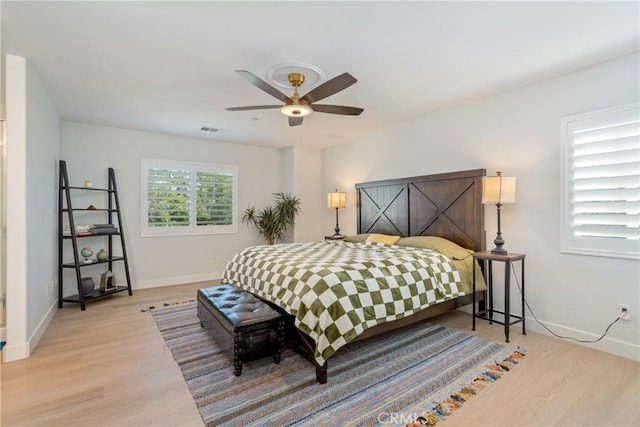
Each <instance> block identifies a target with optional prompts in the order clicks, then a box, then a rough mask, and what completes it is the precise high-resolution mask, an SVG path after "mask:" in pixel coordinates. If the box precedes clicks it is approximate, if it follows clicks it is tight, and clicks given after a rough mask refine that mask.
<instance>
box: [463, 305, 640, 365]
mask: <svg viewBox="0 0 640 427" xmlns="http://www.w3.org/2000/svg"><path fill="white" fill-rule="evenodd" d="M459 310H461V311H464V312H465V313H468V314H469V315H471V308H470V307H462V308H460V309H459ZM525 320H526V323H525V326H526V330H527V331H532V332H536V333H539V334H543V335H547V336H549V337H553V338H557V337H554V336H553V335H552V334H551V333H550V332H549V331H547V330H546V329H545V328H544V327H542V326H541V325H540V324H539V323H538V322H536V320H535V319H534V318H533V317H527V318H526V319H525ZM541 323H543V324H544V325H545V326H546V327H547V328H549V329H551V330H552V331H553V332H554V333H556V334H558V335H562V336H566V337H573V338H576V339H579V340H584V341H593V340H596V339H598V338H599V337H600V335H594V334H592V333H589V332H585V331H580V330H578V329H573V328H569V327H566V326H562V325H557V324H555V323H550V322H541ZM614 327H615V326H614ZM513 328H515V329H512V330H511V331H512V332H511V333H517V332H522V324H520V323H516V324H515V325H513ZM557 339H561V338H557ZM563 341H567V342H572V343H575V344H579V345H582V346H585V347H589V348H593V349H595V350H600V351H604V352H605V353H610V354H615V355H616V356H621V357H625V358H627V359H631V360H635V361H637V362H640V345H637V344H633V343H629V342H624V341H620V340H617V339H614V338H607V337H604V338H603V339H602V340H601V341H599V342H597V343H590V344H588V343H579V342H577V341H574V340H566V339H563Z"/></svg>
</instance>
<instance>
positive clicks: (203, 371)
mask: <svg viewBox="0 0 640 427" xmlns="http://www.w3.org/2000/svg"><path fill="white" fill-rule="evenodd" d="M151 312H152V314H153V318H154V319H155V321H156V324H157V325H158V329H159V330H160V332H161V333H162V336H163V337H164V339H165V341H166V343H167V346H168V347H169V349H170V350H171V353H172V355H173V357H174V359H175V361H176V362H177V364H178V366H179V367H180V369H181V371H182V374H183V376H184V378H185V381H186V382H187V385H188V387H189V390H190V391H191V394H192V396H193V399H194V400H195V402H196V405H197V407H198V410H199V411H200V414H201V415H202V419H203V421H204V423H205V424H206V425H207V426H296V425H299V426H350V425H353V426H375V425H384V426H390V425H411V426H417V425H434V424H436V423H438V422H439V421H441V420H443V419H444V418H445V417H446V415H448V414H450V413H451V411H453V410H455V409H457V408H458V407H460V406H461V405H462V403H463V402H464V401H465V400H467V399H468V398H470V397H471V396H473V395H474V394H476V393H477V392H478V391H479V390H481V389H483V388H484V387H486V386H487V385H489V384H491V383H492V382H493V381H495V380H496V379H498V378H499V377H500V376H501V375H502V374H503V373H505V372H507V371H508V370H509V369H511V367H513V365H515V364H516V363H517V362H518V360H519V359H521V358H522V356H523V355H524V351H522V350H520V349H518V350H514V349H509V348H506V347H504V346H502V345H500V344H496V343H493V342H491V341H487V340H485V339H483V338H479V337H476V336H472V335H468V334H465V333H463V332H460V331H457V330H454V329H449V328H444V327H442V326H439V325H437V324H434V323H421V324H418V325H414V326H411V327H409V328H407V329H405V330H403V331H395V332H393V333H392V334H391V335H388V334H387V335H381V336H379V337H374V338H371V339H368V340H365V341H362V342H356V343H352V344H350V345H349V346H347V347H345V348H344V349H343V350H342V351H340V352H338V353H337V354H336V355H335V356H334V357H332V358H331V359H330V360H329V379H328V382H327V383H326V384H318V383H317V382H316V378H315V368H314V367H313V366H312V365H311V364H310V363H309V362H308V361H306V360H305V359H303V358H302V357H301V356H299V355H298V354H296V353H295V352H293V351H291V350H287V351H286V352H285V353H284V354H283V357H282V361H281V362H280V364H278V365H276V364H274V363H273V358H271V357H267V358H264V359H261V360H258V361H255V362H250V363H247V364H244V365H243V369H242V375H241V376H240V377H236V376H234V375H233V364H232V362H231V361H230V359H229V358H228V357H227V356H226V355H225V354H223V353H221V352H220V350H219V349H218V347H217V346H216V344H215V342H214V341H213V340H212V339H211V337H210V336H209V334H208V333H207V332H206V331H205V330H204V328H202V327H200V322H199V320H198V318H197V315H196V303H194V302H190V303H187V304H183V305H176V306H170V307H165V308H159V309H155V310H152V311H151Z"/></svg>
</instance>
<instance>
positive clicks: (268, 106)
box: [225, 105, 282, 111]
mask: <svg viewBox="0 0 640 427" xmlns="http://www.w3.org/2000/svg"><path fill="white" fill-rule="evenodd" d="M272 108H282V105H252V106H250V107H231V108H225V110H227V111H247V110H269V109H272Z"/></svg>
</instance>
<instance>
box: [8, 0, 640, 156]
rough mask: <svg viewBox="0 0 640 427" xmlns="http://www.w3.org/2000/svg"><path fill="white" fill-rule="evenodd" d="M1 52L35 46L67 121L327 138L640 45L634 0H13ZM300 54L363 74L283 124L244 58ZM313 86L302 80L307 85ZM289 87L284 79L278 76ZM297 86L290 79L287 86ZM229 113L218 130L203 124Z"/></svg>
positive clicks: (237, 138) (330, 73)
mask: <svg viewBox="0 0 640 427" xmlns="http://www.w3.org/2000/svg"><path fill="white" fill-rule="evenodd" d="M0 7H1V13H2V43H3V49H4V51H5V53H9V54H14V55H19V56H23V57H26V58H28V59H29V60H30V61H31V63H32V64H33V65H34V66H35V68H36V69H37V71H38V74H39V75H40V77H41V78H42V79H43V81H44V83H45V85H46V86H47V88H48V90H49V92H50V95H51V97H52V99H53V101H54V103H55V105H56V107H57V109H58V111H59V113H60V115H61V117H62V118H63V119H65V120H72V121H80V122H87V123H94V124H100V125H107V126H116V127H124V128H131V129H141V130H149V131H156V132H164V133H170V134H177V135H188V136H194V137H199V138H209V139H219V140H224V141H232V142H242V143H252V144H264V145H269V146H276V147H285V146H290V145H293V144H299V145H300V144H305V145H310V146H316V147H326V146H330V145H333V144H338V143H343V142H347V141H350V140H353V139H356V138H361V137H363V136H365V135H367V134H369V133H371V132H375V131H376V130H378V129H381V128H384V127H388V126H393V125H395V124H398V123H401V122H404V121H408V120H412V119H415V118H417V117H420V116H424V115H425V114H427V113H428V112H430V111H433V110H434V109H438V108H443V107H446V106H448V105H452V104H455V103H458V102H463V101H469V100H472V99H477V98H479V97H483V96H488V95H492V94H496V93H499V92H503V91H506V90H510V89H514V88H516V87H520V86H523V85H528V84H531V83H534V82H536V81H540V80H543V79H546V78H549V77H552V76H556V75H559V74H563V73H566V72H570V71H573V70H575V69H578V68H582V67H585V66H589V65H591V64H595V63H598V62H602V61H605V60H608V59H611V58H614V57H617V56H620V55H623V54H627V53H630V52H634V51H637V50H638V49H639V31H640V25H639V3H638V2H637V1H626V2H613V1H604V2H593V1H584V2H583V1H580V2H576V1H560V2H535V1H534V2H515V1H514V2H479V1H473V2H426V1H425V2H394V1H388V2H363V1H358V2H340V1H337V2H336V1H334V2H330V1H320V2H307V1H297V2H270V1H259V2H246V1H235V2H218V1H209V2H188V3H187V2H162V1H155V2H113V1H106V2H10V1H2V3H1V6H0ZM290 62H300V63H306V64H312V65H314V66H316V67H319V68H320V69H321V70H322V71H323V73H324V76H325V80H327V79H329V78H332V77H334V76H336V75H338V74H341V73H343V72H349V73H350V74H352V75H353V76H354V77H356V78H357V79H358V82H357V83H356V84H355V85H353V86H351V87H349V88H347V89H346V90H344V91H343V92H340V93H338V94H336V95H334V96H332V97H329V98H327V99H325V100H323V101H322V103H327V104H338V105H348V106H354V107H362V108H364V109H365V111H364V112H363V113H362V114H361V115H360V116H358V117H348V116H336V115H332V114H323V113H314V114H312V115H311V116H309V117H307V118H305V121H304V123H303V125H302V126H298V127H293V128H292V127H289V126H288V124H287V119H286V117H285V116H283V115H281V114H280V112H279V111H278V110H277V109H276V110H259V111H247V112H230V111H225V107H237V106H246V105H261V104H278V103H279V101H277V100H276V99H275V98H272V97H271V96H269V95H268V94H266V93H264V92H262V91H261V90H259V89H258V88H256V87H254V86H252V85H250V84H249V83H247V82H246V81H245V80H243V79H241V78H240V77H239V76H237V75H236V74H235V72H234V70H237V69H245V70H249V71H251V72H252V73H254V74H256V75H258V76H259V77H261V78H263V79H265V80H266V79H267V76H266V73H267V70H268V69H269V67H272V66H273V65H275V64H280V63H290ZM310 89H311V88H310V87H304V86H303V87H302V88H301V91H300V92H301V94H304V93H306V92H308V91H309V90H310ZM282 90H283V91H285V92H286V90H285V89H282ZM291 94H292V92H287V95H291ZM202 126H209V127H213V128H219V129H220V131H219V132H217V133H205V132H202V131H200V128H201V127H202Z"/></svg>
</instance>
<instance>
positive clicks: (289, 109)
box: [280, 104, 313, 117]
mask: <svg viewBox="0 0 640 427" xmlns="http://www.w3.org/2000/svg"><path fill="white" fill-rule="evenodd" d="M280 112H281V113H282V114H284V115H285V116H288V117H304V116H308V115H309V114H311V113H312V112H313V110H312V109H311V107H309V106H308V105H304V104H294V105H285V106H284V107H282V108H280Z"/></svg>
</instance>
